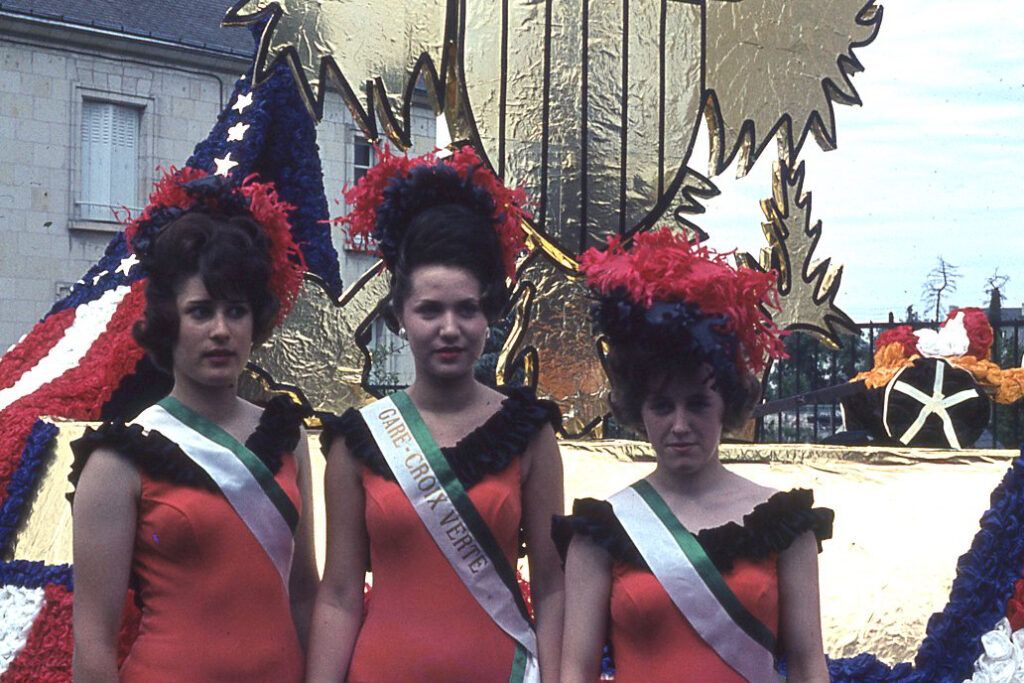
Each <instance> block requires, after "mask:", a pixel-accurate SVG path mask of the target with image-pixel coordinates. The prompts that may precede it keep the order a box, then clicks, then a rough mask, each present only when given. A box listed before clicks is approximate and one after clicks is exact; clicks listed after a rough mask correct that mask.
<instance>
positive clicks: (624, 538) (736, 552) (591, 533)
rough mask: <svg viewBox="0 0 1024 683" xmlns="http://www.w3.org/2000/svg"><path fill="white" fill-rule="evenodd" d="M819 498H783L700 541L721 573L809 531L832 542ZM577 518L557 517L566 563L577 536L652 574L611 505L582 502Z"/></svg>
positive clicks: (802, 494)
mask: <svg viewBox="0 0 1024 683" xmlns="http://www.w3.org/2000/svg"><path fill="white" fill-rule="evenodd" d="M813 504H814V493H813V492H812V491H809V490H807V489H794V490H792V491H784V492H779V493H776V494H775V495H773V496H772V497H771V498H769V499H768V500H767V501H765V502H764V503H761V504H760V505H758V506H757V507H755V508H754V509H753V510H752V511H751V512H750V513H749V514H747V515H745V516H744V517H743V523H742V524H737V523H736V522H729V523H728V524H723V525H722V526H718V527H712V528H710V529H702V530H701V531H699V532H697V534H696V536H697V540H698V541H699V542H700V544H701V546H702V547H703V548H704V550H705V552H707V554H708V557H710V558H711V561H712V562H714V563H715V566H716V567H717V568H718V570H719V571H720V572H723V573H724V572H728V571H730V570H731V569H732V565H733V562H734V561H735V560H736V559H737V558H740V557H743V558H748V559H752V560H759V559H763V558H765V557H768V556H769V555H771V554H772V553H778V552H781V551H783V550H785V549H786V548H788V547H789V546H790V544H791V543H792V542H793V540H794V539H795V538H796V537H797V536H799V535H800V534H802V533H804V532H806V531H813V532H814V536H815V538H816V539H817V540H818V550H819V551H820V550H821V541H824V540H826V539H828V538H831V537H832V519H833V516H834V513H833V512H832V510H830V509H828V508H815V507H812V505H813ZM572 511H573V514H572V515H570V516H568V517H560V516H559V517H555V519H554V522H553V525H552V535H553V537H554V540H555V545H556V546H558V549H559V552H561V553H562V558H563V560H564V558H565V553H566V550H568V547H569V541H571V540H572V536H573V534H582V535H584V536H586V537H587V538H589V539H590V540H591V541H593V542H594V543H596V544H597V545H598V546H600V547H602V548H604V549H605V550H606V551H608V554H609V555H610V556H611V557H612V559H613V560H614V561H616V562H623V563H626V564H632V565H634V566H637V567H641V568H643V569H648V567H647V563H646V562H645V561H644V559H643V557H642V556H641V555H640V551H638V550H637V549H636V546H635V545H633V541H632V540H631V539H630V538H629V535H627V534H626V531H625V529H623V528H622V524H621V523H619V520H618V518H617V517H616V516H615V513H614V512H612V506H611V504H610V503H608V502H606V501H603V500H594V499H593V498H582V499H577V500H576V502H575V503H573V509H572Z"/></svg>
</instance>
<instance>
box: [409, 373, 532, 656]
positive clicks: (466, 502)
mask: <svg viewBox="0 0 1024 683" xmlns="http://www.w3.org/2000/svg"><path fill="white" fill-rule="evenodd" d="M390 398H391V401H392V402H393V403H394V404H395V407H396V408H398V411H399V412H400V413H401V414H402V417H403V418H405V421H406V423H407V424H408V425H409V430H410V431H411V432H412V436H413V438H414V439H416V442H417V443H418V444H419V445H420V448H422V449H423V457H425V458H426V459H427V461H428V462H429V463H430V467H431V468H432V469H433V470H434V474H436V475H437V478H438V482H439V483H440V484H441V487H442V488H443V489H444V490H445V492H446V493H447V495H448V499H449V500H450V501H451V503H452V505H453V506H454V507H455V509H456V510H457V511H458V513H459V516H461V517H462V521H463V522H465V524H466V528H467V529H469V531H470V533H471V534H473V537H474V538H475V539H476V542H477V543H478V544H479V545H480V549H481V550H483V551H484V553H485V554H486V555H487V557H489V558H490V560H491V562H492V563H493V564H494V569H495V571H496V572H497V573H498V576H499V577H500V578H501V580H502V583H504V584H505V587H506V588H508V590H509V592H510V593H511V594H512V598H513V599H514V600H515V603H516V606H517V607H518V608H519V611H520V612H521V613H522V615H523V617H524V618H526V620H527V621H529V620H530V619H529V612H528V611H527V609H526V602H525V601H524V600H523V594H522V592H521V591H520V590H519V582H518V581H517V580H516V574H515V570H514V569H513V568H512V565H510V564H509V563H508V560H507V559H506V558H505V553H503V552H502V550H501V546H499V545H498V541H497V540H496V539H495V538H494V534H492V533H491V528H490V527H489V526H487V523H486V522H485V521H484V520H483V518H482V517H480V513H479V512H478V511H477V509H476V506H475V505H473V501H471V500H470V499H469V494H467V493H466V489H465V487H464V486H463V485H462V482H461V481H460V480H459V478H458V477H457V476H455V472H454V471H452V468H451V467H450V466H449V465H448V459H447V458H445V457H444V454H443V453H442V452H441V448H440V447H439V446H438V445H437V442H436V441H434V437H433V436H431V434H430V430H428V429H427V425H426V424H424V422H423V418H422V417H421V416H420V413H419V411H418V410H417V409H416V406H415V405H413V402H412V399H410V398H409V396H408V394H406V393H405V392H404V391H397V392H395V393H394V394H392V395H391V397H390ZM524 666H525V664H524Z"/></svg>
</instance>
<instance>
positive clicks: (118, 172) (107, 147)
mask: <svg viewBox="0 0 1024 683" xmlns="http://www.w3.org/2000/svg"><path fill="white" fill-rule="evenodd" d="M140 113H141V112H140V111H139V110H138V109H136V108H135V107H129V106H124V105H120V104H114V103H111V102H97V101H93V100H85V101H83V102H82V181H81V196H80V199H79V202H80V217H81V218H83V219H86V220H101V221H109V220H111V218H112V216H113V214H112V210H119V209H120V208H121V207H123V206H127V207H131V208H134V207H135V204H136V202H137V192H138V159H139V120H140Z"/></svg>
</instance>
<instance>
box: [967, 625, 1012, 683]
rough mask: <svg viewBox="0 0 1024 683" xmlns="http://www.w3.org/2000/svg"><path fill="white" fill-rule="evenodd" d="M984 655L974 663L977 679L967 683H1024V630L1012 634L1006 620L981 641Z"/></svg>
mask: <svg viewBox="0 0 1024 683" xmlns="http://www.w3.org/2000/svg"><path fill="white" fill-rule="evenodd" d="M981 647H982V649H983V650H984V653H983V654H982V655H981V656H980V657H978V659H977V661H976V662H974V676H972V677H971V678H968V679H966V680H965V681H964V683H1024V629H1021V630H1019V631H1017V632H1016V633H1014V632H1011V630H1010V620H1009V619H1007V618H1006V617H1003V618H1002V619H1001V620H1000V621H999V623H998V624H996V627H995V628H994V629H993V630H991V631H989V632H988V633H986V634H985V635H983V636H982V637H981Z"/></svg>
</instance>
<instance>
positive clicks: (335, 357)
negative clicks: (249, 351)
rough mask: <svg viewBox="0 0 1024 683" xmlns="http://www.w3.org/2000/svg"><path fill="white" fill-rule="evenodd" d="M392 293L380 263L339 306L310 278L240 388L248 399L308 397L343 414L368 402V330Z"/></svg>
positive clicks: (318, 408) (318, 407)
mask: <svg viewBox="0 0 1024 683" xmlns="http://www.w3.org/2000/svg"><path fill="white" fill-rule="evenodd" d="M387 291H388V277H387V271H385V270H384V268H383V263H382V262H378V263H377V264H376V265H375V266H374V267H373V268H371V269H370V270H369V271H367V272H366V274H364V275H363V277H362V278H360V279H359V280H357V281H356V282H355V283H353V284H352V285H350V286H349V287H348V288H347V289H346V290H345V292H344V293H343V294H342V296H341V298H340V299H339V300H338V301H335V300H334V299H333V298H332V297H331V295H330V294H329V293H328V292H327V289H326V288H325V287H324V286H323V284H322V283H321V282H320V281H319V280H318V279H317V278H315V277H312V276H308V275H307V276H306V280H305V281H304V282H303V283H302V289H301V290H300V291H299V296H298V297H297V299H296V301H295V305H294V306H293V307H292V310H291V311H290V312H289V313H288V317H287V318H285V320H284V323H283V324H282V325H281V326H280V327H278V329H277V330H276V331H275V332H274V335H273V337H271V339H270V340H269V341H268V342H267V343H266V344H264V345H263V346H261V347H260V348H258V349H257V350H256V351H255V352H254V353H253V355H252V358H251V359H250V362H249V365H250V367H251V368H256V369H257V371H256V373H254V374H253V375H250V376H249V377H248V378H245V375H243V378H245V379H246V380H247V381H245V382H244V384H243V385H242V386H241V387H240V393H241V394H242V395H243V396H246V397H248V398H258V397H259V396H260V395H261V394H263V393H264V392H266V391H267V390H284V391H285V392H286V393H292V394H298V395H301V396H302V397H303V398H305V400H306V402H307V403H308V405H309V407H311V408H312V409H313V410H316V411H319V412H331V413H341V412H343V411H344V410H345V409H346V408H349V407H354V406H355V407H358V406H361V405H363V404H365V403H368V402H369V401H370V400H372V399H373V396H372V395H371V394H370V393H369V392H368V391H367V390H366V388H365V384H366V382H365V380H366V374H365V373H367V372H368V371H369V354H368V353H367V350H366V347H365V345H364V344H365V341H366V340H367V339H368V337H369V328H368V326H369V325H370V324H371V323H372V320H373V318H374V317H375V313H376V311H377V310H378V308H379V307H380V305H381V303H382V302H383V301H384V299H385V297H386V295H387Z"/></svg>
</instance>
